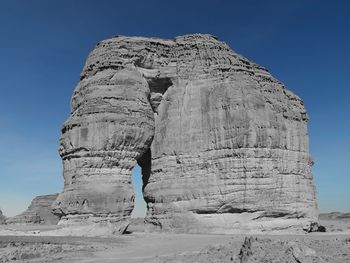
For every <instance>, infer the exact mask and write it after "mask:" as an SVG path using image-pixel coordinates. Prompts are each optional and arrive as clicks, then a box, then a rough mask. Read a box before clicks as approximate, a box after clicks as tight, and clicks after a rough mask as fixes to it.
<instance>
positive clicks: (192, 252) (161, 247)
mask: <svg viewBox="0 0 350 263" xmlns="http://www.w3.org/2000/svg"><path fill="white" fill-rule="evenodd" d="M139 222H140V221H139V220H136V221H135V222H134V225H131V227H130V230H131V231H130V233H129V234H126V235H122V236H115V237H105V238H103V237H71V236H66V237H63V236H45V232H47V231H51V230H53V229H55V228H57V227H56V226H34V225H33V226H23V225H22V226H13V225H12V226H6V225H5V226H2V228H1V230H0V262H29V263H32V262H33V263H34V262H85V263H87V262H106V263H108V262H126V263H128V262H130V263H131V262H132V263H134V262H135V263H138V262H152V263H160V262H276V263H277V262H332V263H333V262H350V217H349V216H348V215H346V214H345V216H344V214H323V215H321V216H320V223H321V224H322V225H323V226H325V227H326V228H327V232H325V233H308V234H298V235H296V234H294V235H293V234H290V235H286V234H283V235H269V234H266V235H195V234H169V233H167V234H165V233H160V234H156V233H144V232H141V231H140V226H139V225H138V224H139ZM132 231H133V232H132ZM47 233H49V232H47Z"/></svg>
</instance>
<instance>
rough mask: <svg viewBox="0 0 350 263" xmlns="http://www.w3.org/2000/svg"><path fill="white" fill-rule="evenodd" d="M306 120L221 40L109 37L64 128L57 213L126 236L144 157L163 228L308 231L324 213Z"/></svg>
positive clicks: (277, 86) (94, 55)
mask: <svg viewBox="0 0 350 263" xmlns="http://www.w3.org/2000/svg"><path fill="white" fill-rule="evenodd" d="M307 120H308V117H307V114H306V111H305V108H304V105H303V102H302V100H301V99H300V98H299V97H297V96H296V95H294V94H293V93H292V92H290V91H288V90H287V89H286V87H285V86H284V85H283V84H282V83H281V82H279V81H278V80H276V79H274V78H273V77H272V76H271V75H270V74H269V73H268V71H267V70H266V69H265V68H263V67H261V66H259V65H257V64H255V63H253V62H250V61H249V60H247V59H246V58H244V57H242V56H241V55H238V54H237V53H235V52H234V51H232V50H231V49H230V48H229V47H228V46H227V45H226V44H225V43H223V42H220V41H218V40H217V39H216V38H215V37H213V36H210V35H201V34H194V35H186V36H181V37H178V38H176V39H175V40H162V39H155V38H143V37H123V36H117V37H114V38H111V39H107V40H104V41H102V42H100V43H99V44H98V45H97V46H96V48H95V49H94V50H93V51H92V52H91V54H90V55H89V57H88V59H87V62H86V65H85V67H84V70H83V72H82V74H81V81H80V82H79V84H78V86H77V87H76V89H75V91H74V94H73V98H72V113H71V116H70V118H69V119H68V121H67V122H66V123H65V125H64V127H63V129H62V138H61V149H60V154H61V156H62V159H63V165H64V178H65V188H64V191H63V193H61V194H60V196H59V197H58V199H57V201H56V205H55V212H56V213H58V214H60V216H63V218H62V220H61V221H64V220H66V221H67V222H72V221H74V219H75V218H78V221H81V220H84V218H85V219H86V218H89V220H90V219H91V218H93V220H92V221H97V222H101V221H108V222H113V223H114V224H119V225H120V232H122V231H123V229H125V228H124V227H125V226H126V224H127V220H128V218H129V216H130V213H131V211H132V209H133V191H132V187H131V182H130V177H131V169H132V168H133V167H134V165H135V164H136V162H138V163H139V165H140V166H141V167H142V173H143V182H144V186H143V188H144V197H145V200H146V202H147V205H148V211H147V216H146V221H147V222H148V223H150V225H153V226H154V227H155V228H156V229H160V230H165V231H177V232H215V233H228V232H230V231H232V232H235V231H237V230H238V229H240V230H243V231H246V230H273V229H286V228H290V227H300V226H301V225H303V224H304V225H305V224H307V223H308V222H312V221H316V220H317V215H318V209H317V203H316V197H315V187H314V184H313V181H312V175H311V166H312V160H311V157H310V154H309V152H308V134H307Z"/></svg>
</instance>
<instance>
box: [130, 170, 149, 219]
mask: <svg viewBox="0 0 350 263" xmlns="http://www.w3.org/2000/svg"><path fill="white" fill-rule="evenodd" d="M131 181H132V186H133V189H134V195H135V199H134V209H133V210H132V213H131V218H144V217H145V216H146V212H147V204H146V202H145V200H144V198H143V180H142V174H141V167H140V166H139V165H138V164H136V165H135V167H134V168H133V169H132V175H131Z"/></svg>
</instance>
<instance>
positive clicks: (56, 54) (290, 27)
mask: <svg viewBox="0 0 350 263" xmlns="http://www.w3.org/2000/svg"><path fill="white" fill-rule="evenodd" d="M349 10H350V4H349V3H348V1H345V0H344V1H340V0H339V1H313V0H309V1H301V0H293V1H277V0H276V1H268V0H267V1H258V0H257V1H249V0H246V1H243V0H242V1H234V0H215V1H214V0H212V1H206V0H198V1H190V0H186V1H184V0H177V1H166V0H150V1H143V0H140V1H136V0H134V1H108V0H99V1H88V0H22V1H18V0H1V1H0V38H1V39H0V40H1V41H0V72H1V73H0V89H1V94H0V123H1V124H0V208H1V209H2V210H3V212H4V213H5V214H6V215H14V214H16V213H19V212H20V211H21V210H24V209H25V208H26V206H28V204H29V202H30V201H31V199H32V198H33V197H34V196H36V195H39V194H49V193H53V192H59V191H60V190H61V189H62V187H63V178H62V167H61V160H60V158H59V156H58V152H57V149H58V138H59V136H60V127H61V125H62V123H63V122H64V120H65V119H66V118H67V117H68V115H69V101H70V96H71V93H72V91H73V88H74V86H75V85H76V83H77V82H78V81H79V74H80V71H81V70H82V67H83V65H84V62H85V59H86V56H87V55H88V53H89V52H90V51H91V50H92V48H93V47H94V46H95V44H96V43H97V42H98V41H100V40H102V39H105V38H108V37H111V36H113V35H116V34H123V35H143V36H156V37H162V38H173V37H175V36H177V35H182V34H188V33H197V32H200V33H210V34H214V35H216V36H218V37H219V39H221V40H223V41H225V42H227V43H228V44H229V45H230V46H231V47H232V48H233V49H234V50H235V51H236V52H238V53H241V54H243V55H244V56H245V57H247V58H248V59H251V60H253V61H255V62H257V63H258V64H261V65H263V66H265V67H267V68H268V69H269V70H270V72H271V73H272V74H273V75H274V76H275V77H277V78H278V79H280V80H281V81H282V82H284V83H285V84H286V85H287V86H288V88H289V89H290V90H292V91H293V92H295V93H296V94H298V95H299V96H300V97H302V98H303V99H304V102H305V105H306V108H307V110H308V113H309V116H310V123H309V134H310V150H311V153H312V156H313V159H314V161H315V166H314V169H313V174H314V179H315V182H316V185H317V191H318V199H319V207H320V209H321V211H326V212H327V211H335V210H338V211H348V212H350V190H349V189H350V168H349V167H350V165H349V163H350V122H349V120H350V117H349V116H350V108H349V105H350V88H349V83H350V65H349V61H350V48H349V47H350V32H349V31H350V16H349V14H348V13H349ZM134 177H135V178H136V179H138V180H135V187H136V188H138V189H140V187H141V186H140V180H139V179H140V175H139V169H138V168H136V169H135V175H134ZM141 199H142V196H141V194H140V190H138V191H137V205H138V208H137V211H136V212H135V214H136V215H141V214H142V210H144V207H142V205H141V203H142V200H141Z"/></svg>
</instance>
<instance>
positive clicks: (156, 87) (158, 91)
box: [146, 78, 173, 113]
mask: <svg viewBox="0 0 350 263" xmlns="http://www.w3.org/2000/svg"><path fill="white" fill-rule="evenodd" d="M146 80H147V82H148V86H149V89H150V98H149V101H150V104H151V106H152V109H153V112H156V113H157V112H158V106H159V104H160V103H161V101H162V99H163V95H164V93H165V92H166V91H167V90H168V88H169V87H171V86H172V85H173V82H172V81H171V79H170V78H146Z"/></svg>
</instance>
